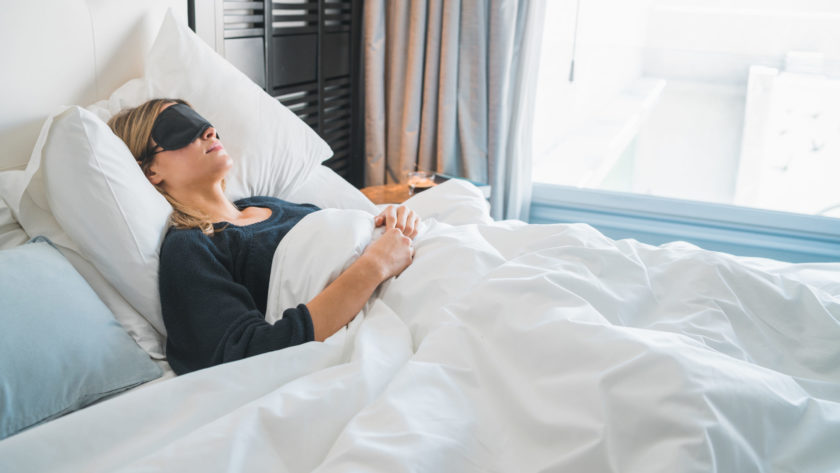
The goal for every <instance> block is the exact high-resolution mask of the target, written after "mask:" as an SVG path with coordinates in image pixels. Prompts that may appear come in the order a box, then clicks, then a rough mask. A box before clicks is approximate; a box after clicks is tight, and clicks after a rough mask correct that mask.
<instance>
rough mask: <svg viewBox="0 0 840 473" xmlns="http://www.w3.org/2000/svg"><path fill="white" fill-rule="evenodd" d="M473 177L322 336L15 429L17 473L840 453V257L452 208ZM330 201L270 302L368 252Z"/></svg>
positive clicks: (799, 460) (11, 453) (508, 467)
mask: <svg viewBox="0 0 840 473" xmlns="http://www.w3.org/2000/svg"><path fill="white" fill-rule="evenodd" d="M462 190H463V188H461V187H459V185H457V184H455V185H449V186H440V187H439V188H438V189H436V190H430V191H427V192H425V193H423V194H421V195H420V196H425V197H424V199H426V201H425V202H418V208H424V215H425V216H427V217H428V216H430V217H434V218H428V219H426V220H424V225H425V228H424V230H423V234H422V235H421V236H420V237H418V240H417V244H416V246H417V253H416V257H415V261H414V263H413V264H412V265H411V266H410V267H409V268H408V269H407V270H406V271H405V272H404V273H403V274H402V275H400V277H398V278H396V279H393V280H391V281H390V282H388V283H386V284H385V285H384V286H383V287H382V288H380V290H379V291H378V292H377V294H376V297H374V298H373V299H372V300H371V301H370V302H369V303H368V305H367V306H366V308H365V310H364V311H363V313H362V314H361V316H360V317H357V318H356V319H355V320H354V321H353V322H352V323H351V324H349V326H348V328H347V329H345V330H342V331H340V332H339V333H338V334H336V335H335V336H333V337H331V338H330V339H329V340H327V341H326V342H325V343H308V344H305V345H302V346H298V347H293V348H290V349H286V350H281V351H278V352H274V353H269V354H265V355H261V356H257V357H253V358H250V359H246V360H242V361H239V362H235V363H229V364H226V365H221V366H218V367H214V368H210V369H207V370H202V371H199V372H195V373H192V374H189V375H186V376H181V377H178V378H175V379H171V380H168V381H165V382H161V383H157V384H155V385H152V386H149V387H146V388H144V389H141V390H138V391H135V392H131V393H128V394H125V395H123V396H119V397H117V398H115V399H112V400H109V401H107V402H103V403H101V404H98V405H96V406H93V407H91V408H89V409H85V410H83V411H80V412H78V413H75V414H71V415H70V416H67V417H65V418H62V419H59V420H57V421H54V422H52V423H49V424H46V425H44V426H41V427H37V428H35V429H32V430H30V431H27V432H24V433H22V434H20V435H18V436H15V437H12V438H10V439H8V440H6V441H3V442H0V470H4V471H5V470H6V469H8V470H9V471H19V472H28V471H90V472H94V471H115V470H117V471H251V470H256V471H263V470H270V471H280V472H282V471H359V470H364V471H383V472H384V471H387V472H394V471H434V472H439V471H458V472H464V471H599V472H609V471H622V472H637V471H638V472H649V471H669V472H695V471H696V472H707V471H733V472H735V471H737V472H750V471H798V472H807V471H814V472H825V471H832V470H836V469H838V467H840V451H838V449H837V448H836V445H837V439H838V438H840V343H838V341H839V340H840V283H838V280H840V277H838V275H840V264H805V265H794V264H786V263H779V262H774V261H770V260H762V259H744V258H736V257H733V256H730V255H726V254H721V253H713V252H708V251H704V250H701V249H699V248H696V247H694V246H691V245H688V244H685V243H674V244H670V245H664V246H662V247H651V246H647V245H643V244H640V243H638V242H635V241H631V240H622V241H613V240H610V239H608V238H606V237H604V236H603V235H601V234H600V233H599V232H597V231H596V230H594V229H593V228H591V227H589V226H586V225H542V226H537V225H525V224H522V223H521V222H516V221H506V222H495V223H491V222H487V221H486V220H484V219H483V218H479V219H478V220H480V222H479V223H473V224H464V225H449V224H447V223H445V222H441V221H440V220H446V218H445V215H444V214H443V213H438V214H435V213H434V206H433V205H432V204H433V203H434V201H435V200H437V199H440V201H448V202H450V204H447V207H445V208H446V212H449V215H453V214H452V213H451V212H452V210H451V202H452V200H453V199H452V194H448V192H454V194H458V192H460V191H462ZM420 196H418V197H420ZM463 199H464V197H463V196H460V197H458V199H454V200H456V201H460V200H463ZM426 204H429V206H428V207H423V206H424V205H426ZM409 205H411V202H409ZM465 205H476V208H480V206H481V204H479V203H478V202H477V201H475V202H470V203H466V204H465ZM441 208H443V207H441ZM441 212H442V211H441ZM467 213H469V212H467ZM455 214H457V212H456V213H455ZM318 215H319V214H313V217H312V218H307V219H306V220H304V221H302V222H301V223H300V224H299V225H297V226H296V227H295V228H294V229H293V231H292V232H290V233H289V235H287V237H286V238H285V239H284V240H283V242H282V243H281V245H280V247H278V250H277V255H276V256H275V258H276V260H278V259H279V260H282V261H285V262H286V263H285V264H288V265H295V264H296V263H297V265H296V266H295V267H296V271H295V274H296V279H295V280H294V281H291V282H288V279H284V277H283V276H282V268H280V267H279V266H275V268H274V273H273V276H272V292H271V294H272V297H277V298H283V297H292V298H294V297H304V296H305V295H306V294H307V293H309V292H311V291H315V290H317V287H316V286H315V285H317V284H320V283H319V281H323V279H324V278H329V277H330V274H331V273H333V272H334V269H335V267H337V266H339V265H345V264H347V262H348V259H351V258H352V257H353V255H354V251H355V250H354V248H355V247H354V245H340V244H334V242H336V241H341V240H342V239H346V238H347V235H348V234H355V232H359V233H363V232H362V231H361V230H360V229H363V228H369V227H365V226H366V225H369V222H368V221H365V220H364V219H365V218H369V216H368V217H365V216H362V215H359V216H358V219H357V220H358V221H357V223H355V224H353V223H351V225H357V226H358V228H356V229H355V230H354V231H349V232H342V233H336V232H327V231H323V227H324V225H325V223H324V222H322V221H319V218H320V217H318ZM323 215H328V214H323ZM461 217H463V214H462V215H461ZM353 218H355V217H353ZM353 218H349V220H353ZM327 220H330V219H327ZM307 222H308V223H307ZM459 223H463V222H459ZM330 248H343V249H340V250H338V251H328V250H325V249H330ZM315 260H318V261H321V262H322V263H321V264H307V263H310V262H311V261H315ZM301 268H310V269H311V271H310V272H309V273H307V274H301ZM284 281H286V282H284ZM284 292H285V293H284ZM295 292H299V294H297V296H296V295H295ZM281 305H282V304H281ZM79 432H85V435H83V436H80V435H78V433H79Z"/></svg>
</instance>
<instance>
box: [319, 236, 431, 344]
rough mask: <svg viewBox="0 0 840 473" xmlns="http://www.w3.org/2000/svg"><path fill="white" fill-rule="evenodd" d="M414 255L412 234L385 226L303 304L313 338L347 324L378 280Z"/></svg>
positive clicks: (402, 266) (396, 271)
mask: <svg viewBox="0 0 840 473" xmlns="http://www.w3.org/2000/svg"><path fill="white" fill-rule="evenodd" d="M413 256H414V248H413V246H412V244H411V238H409V237H407V236H405V235H404V234H403V233H402V232H401V231H400V230H399V229H398V228H395V227H391V228H387V229H386V230H385V233H383V234H382V236H381V237H379V239H378V240H376V241H375V242H373V243H371V244H370V245H369V246H368V247H367V249H365V252H364V253H362V256H360V257H359V259H357V260H356V261H355V262H354V263H353V264H352V265H350V267H349V268H347V269H346V270H345V271H344V272H343V273H341V275H340V276H339V277H338V278H336V279H335V281H333V282H332V283H330V285H329V286H327V287H326V288H324V290H323V291H321V293H320V294H318V295H317V296H315V298H314V299H312V300H311V301H309V303H308V304H306V306H307V308H308V309H309V315H310V316H311V317H312V326H313V328H314V330H315V340H318V341H324V340H326V339H327V337H329V336H330V335H332V334H334V333H335V332H337V331H338V330H339V329H341V327H344V326H345V325H347V323H348V322H350V320H352V319H353V317H355V316H356V314H358V313H359V311H361V310H362V307H364V305H365V302H367V300H368V299H369V298H370V296H371V295H372V294H373V291H374V290H376V288H377V287H378V286H379V284H381V283H382V282H383V281H385V280H386V279H388V278H390V277H391V276H397V275H399V274H400V273H401V272H402V271H403V270H404V269H405V268H406V267H408V265H409V264H411V258H412V257H413Z"/></svg>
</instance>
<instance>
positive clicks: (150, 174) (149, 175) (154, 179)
mask: <svg viewBox="0 0 840 473" xmlns="http://www.w3.org/2000/svg"><path fill="white" fill-rule="evenodd" d="M146 179H148V180H149V182H151V183H152V185H153V186H157V185H159V184H160V183H161V182H163V178H162V177H161V176H160V174H158V173H156V172H155V171H154V170H152V169H151V168H149V170H148V171H146Z"/></svg>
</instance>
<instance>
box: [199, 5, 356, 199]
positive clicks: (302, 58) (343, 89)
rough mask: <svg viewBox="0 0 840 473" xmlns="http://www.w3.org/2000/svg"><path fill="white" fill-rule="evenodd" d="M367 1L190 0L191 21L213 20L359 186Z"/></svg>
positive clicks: (259, 79)
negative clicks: (362, 50) (203, 0)
mask: <svg viewBox="0 0 840 473" xmlns="http://www.w3.org/2000/svg"><path fill="white" fill-rule="evenodd" d="M362 3H363V2H362V0H307V1H302V2H289V1H277V0H262V1H256V2H254V1H236V0H234V1H224V0H215V3H214V4H212V8H214V11H213V12H206V11H202V12H197V11H196V10H195V8H196V5H195V2H194V0H189V8H188V13H189V17H190V26H191V27H193V29H195V30H196V31H199V30H200V29H202V28H204V29H205V31H207V30H208V28H211V27H212V31H213V33H212V34H211V35H210V36H211V37H212V40H213V43H214V46H215V49H216V50H217V51H219V52H220V53H221V54H223V55H224V56H225V58H227V59H228V60H229V61H230V62H231V63H232V64H234V65H235V66H236V67H238V68H239V69H240V70H242V71H243V72H244V73H245V74H247V75H248V76H249V77H251V79H252V80H254V82H256V83H257V84H259V85H260V86H261V87H263V89H264V90H265V91H266V92H268V93H269V94H270V95H271V96H272V97H274V98H276V99H277V100H278V101H280V103H282V104H283V105H285V106H287V107H288V108H289V109H290V110H292V111H293V112H294V113H296V114H297V115H298V116H299V117H300V118H301V119H302V120H303V121H304V122H306V123H307V124H308V125H309V126H310V127H312V129H314V130H315V131H316V132H317V133H318V134H319V135H320V136H321V137H322V138H323V139H324V140H325V141H326V142H327V143H328V144H329V145H330V147H331V148H332V150H333V153H334V154H333V157H332V158H330V159H329V160H328V161H327V162H326V163H324V164H326V165H328V166H329V167H331V168H332V169H333V170H334V171H336V172H337V173H338V174H339V175H341V176H342V177H344V178H345V179H347V181H349V182H350V183H351V184H353V185H355V186H357V187H360V186H361V185H362V184H363V181H364V175H363V173H364V161H363V160H364V132H363V128H362V126H363V123H364V121H363V111H362V106H363V103H364V102H363V100H362V93H363V89H362V87H361V85H362V84H361V56H360V48H361V27H362V16H361V15H362ZM203 5H207V6H206V7H204V6H203ZM199 6H200V7H202V8H211V4H209V3H208V4H204V3H199ZM211 21H212V22H214V24H213V25H203V24H202V22H204V23H208V22H211ZM199 34H201V31H199ZM213 35H215V37H213ZM204 36H205V37H206V36H207V34H205V35H204Z"/></svg>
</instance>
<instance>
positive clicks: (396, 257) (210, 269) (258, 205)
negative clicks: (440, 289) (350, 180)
mask: <svg viewBox="0 0 840 473" xmlns="http://www.w3.org/2000/svg"><path fill="white" fill-rule="evenodd" d="M108 124H109V125H110V127H111V129H112V130H113V131H114V133H116V134H117V136H119V137H120V138H122V140H123V141H125V143H126V144H127V145H128V148H129V150H131V153H132V154H133V155H134V158H135V159H136V160H137V164H139V165H140V168H141V169H142V170H143V172H144V174H145V175H146V177H147V178H148V179H149V182H151V183H152V184H153V185H154V186H155V188H157V190H158V191H159V192H160V193H161V194H163V195H164V197H166V199H167V200H168V201H169V203H170V204H172V207H173V209H174V210H173V212H172V215H171V217H170V220H171V223H172V227H171V228H170V229H169V231H168V232H167V234H166V237H165V238H164V240H163V243H162V246H161V250H160V272H159V284H160V300H161V306H162V312H163V321H164V324H165V325H166V331H167V336H168V337H167V342H166V355H167V358H168V361H169V364H170V365H171V366H172V369H173V370H174V371H175V372H176V373H178V374H183V373H187V372H190V371H194V370H198V369H201V368H205V367H208V366H212V365H216V364H219V363H224V362H228V361H233V360H239V359H242V358H246V357H249V356H252V355H257V354H260V353H265V352H268V351H273V350H279V349H282V348H286V347H289V346H293V345H298V344H301V343H305V342H308V341H312V340H318V341H323V340H324V339H326V338H327V337H329V336H330V335H332V334H333V333H335V332H336V331H338V330H339V329H340V328H342V327H343V326H345V325H346V324H347V323H348V322H349V321H350V320H351V319H352V318H353V317H354V316H355V315H356V314H357V313H358V312H359V311H360V310H361V309H362V307H363V306H364V304H365V302H366V301H367V300H368V298H369V297H370V296H371V295H372V294H373V291H374V290H375V289H376V288H377V286H379V284H380V283H382V282H383V281H385V280H386V279H388V278H390V277H392V276H395V275H398V274H399V273H400V272H402V270H404V269H405V268H406V267H407V266H408V265H409V264H411V260H412V257H413V246H412V240H413V238H414V237H415V236H416V234H417V228H418V223H419V218H418V217H417V215H416V214H415V213H414V212H413V211H411V210H410V209H408V208H407V207H402V206H400V207H398V208H395V207H393V206H389V207H388V208H386V209H385V210H384V211H383V212H382V213H381V214H379V215H378V216H376V217H375V221H374V223H375V225H376V226H383V225H384V226H385V227H386V229H385V232H384V233H383V235H382V236H381V237H380V238H379V239H377V240H376V241H375V242H373V243H371V244H370V245H369V246H368V247H367V249H366V250H365V251H364V253H363V254H362V255H361V257H359V258H358V259H357V260H356V261H355V262H354V263H353V264H352V265H351V266H350V267H348V268H347V269H346V270H345V271H344V272H343V273H342V274H341V275H340V276H339V277H338V278H337V279H336V280H335V281H333V282H332V283H331V284H330V285H328V286H327V287H326V288H325V289H324V290H323V291H322V292H321V293H320V294H318V295H317V296H316V297H315V298H313V299H312V300H310V301H300V302H301V303H300V304H298V305H297V307H289V308H288V309H286V310H285V311H284V312H283V318H282V319H280V320H278V321H277V322H275V323H274V324H270V323H268V322H267V321H266V320H265V310H266V304H267V296H268V285H269V277H270V273H271V262H272V258H273V255H274V250H275V248H276V247H277V245H278V243H279V242H280V240H281V239H282V238H283V236H284V235H285V234H286V233H287V232H289V230H290V229H291V228H292V227H293V226H294V225H295V224H296V223H297V222H299V221H300V220H301V219H302V218H303V217H304V216H306V215H307V214H309V213H311V212H314V211H316V210H318V208H317V207H315V206H314V205H310V204H293V203H290V202H285V201H283V200H280V199H277V198H274V197H249V198H245V199H242V200H238V201H236V202H231V201H230V200H228V199H227V198H226V197H225V194H224V189H225V175H226V174H227V173H228V171H230V169H231V167H232V166H233V160H232V158H231V157H230V156H229V155H228V154H227V152H226V151H225V148H224V147H223V146H222V143H221V141H219V135H218V134H217V133H216V129H215V128H214V127H213V126H212V125H211V124H210V123H209V122H208V121H207V120H205V119H204V118H203V117H201V115H199V114H198V113H196V112H195V110H193V109H192V108H191V107H190V106H189V104H187V103H186V102H184V101H183V100H178V99H174V100H173V99H154V100H150V101H148V102H146V103H144V104H142V105H140V106H139V107H136V108H132V109H128V110H124V111H122V112H120V113H119V114H117V115H116V116H114V117H113V118H112V119H111V120H110V121H109V122H108Z"/></svg>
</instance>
